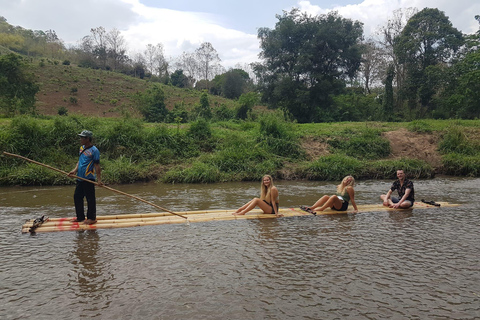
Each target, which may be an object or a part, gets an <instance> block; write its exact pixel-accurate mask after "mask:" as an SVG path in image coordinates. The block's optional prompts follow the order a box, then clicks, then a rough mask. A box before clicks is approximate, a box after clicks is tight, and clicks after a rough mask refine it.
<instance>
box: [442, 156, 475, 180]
mask: <svg viewBox="0 0 480 320" xmlns="http://www.w3.org/2000/svg"><path fill="white" fill-rule="evenodd" d="M442 162H443V172H444V173H445V174H448V175H453V176H467V177H480V156H479V155H475V156H465V155H461V154H458V153H449V154H447V155H444V156H443V157H442Z"/></svg>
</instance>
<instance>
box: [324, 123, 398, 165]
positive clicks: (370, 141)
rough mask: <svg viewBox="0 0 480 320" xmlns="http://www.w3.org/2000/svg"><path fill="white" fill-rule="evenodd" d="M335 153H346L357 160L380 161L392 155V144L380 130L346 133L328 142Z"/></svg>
mask: <svg viewBox="0 0 480 320" xmlns="http://www.w3.org/2000/svg"><path fill="white" fill-rule="evenodd" d="M328 144H329V145H330V146H331V147H332V148H333V151H334V152H335V153H345V154H346V155H347V156H351V157H355V158H357V159H379V158H385V157H387V156H388V155H390V152H391V147H390V142H389V141H388V140H387V139H385V138H383V137H382V136H381V131H380V130H374V129H364V130H361V131H352V130H348V131H346V132H345V133H344V134H343V135H342V136H339V137H334V138H333V139H330V140H328Z"/></svg>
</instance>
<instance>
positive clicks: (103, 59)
mask: <svg viewBox="0 0 480 320" xmlns="http://www.w3.org/2000/svg"><path fill="white" fill-rule="evenodd" d="M90 38H91V41H92V44H93V46H92V53H93V54H94V56H95V58H96V59H97V60H98V61H100V65H101V66H102V68H103V69H106V67H107V58H108V52H107V32H106V31H105V28H104V27H98V28H92V29H90Z"/></svg>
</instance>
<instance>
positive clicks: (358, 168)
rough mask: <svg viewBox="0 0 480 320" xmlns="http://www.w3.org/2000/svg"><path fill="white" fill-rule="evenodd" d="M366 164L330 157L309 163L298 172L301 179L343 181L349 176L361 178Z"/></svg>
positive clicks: (334, 156)
mask: <svg viewBox="0 0 480 320" xmlns="http://www.w3.org/2000/svg"><path fill="white" fill-rule="evenodd" d="M363 171H364V163H363V162H362V161H360V160H357V159H354V158H352V157H348V156H344V155H329V156H325V157H321V158H319V159H318V160H316V161H314V162H311V163H308V164H307V165H305V166H304V167H302V168H300V169H299V170H297V174H298V175H299V176H300V177H301V178H306V179H308V180H342V179H343V178H344V177H345V176H347V175H352V176H354V177H356V178H359V177H361V176H362V175H363Z"/></svg>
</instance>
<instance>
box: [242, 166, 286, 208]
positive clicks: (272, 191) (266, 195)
mask: <svg viewBox="0 0 480 320" xmlns="http://www.w3.org/2000/svg"><path fill="white" fill-rule="evenodd" d="M257 206H258V207H259V208H260V209H262V211H263V213H266V214H275V215H276V216H277V217H281V216H282V215H281V214H279V213H278V189H277V187H275V186H274V185H273V178H272V177H271V176H269V175H265V176H263V178H262V183H261V185H260V198H253V199H252V200H250V201H249V202H247V203H246V204H244V205H243V206H241V207H240V208H238V209H237V210H236V211H235V212H234V213H233V215H236V216H237V215H238V216H240V215H244V214H246V213H247V212H249V211H251V210H252V209H253V208H255V207H257Z"/></svg>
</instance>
